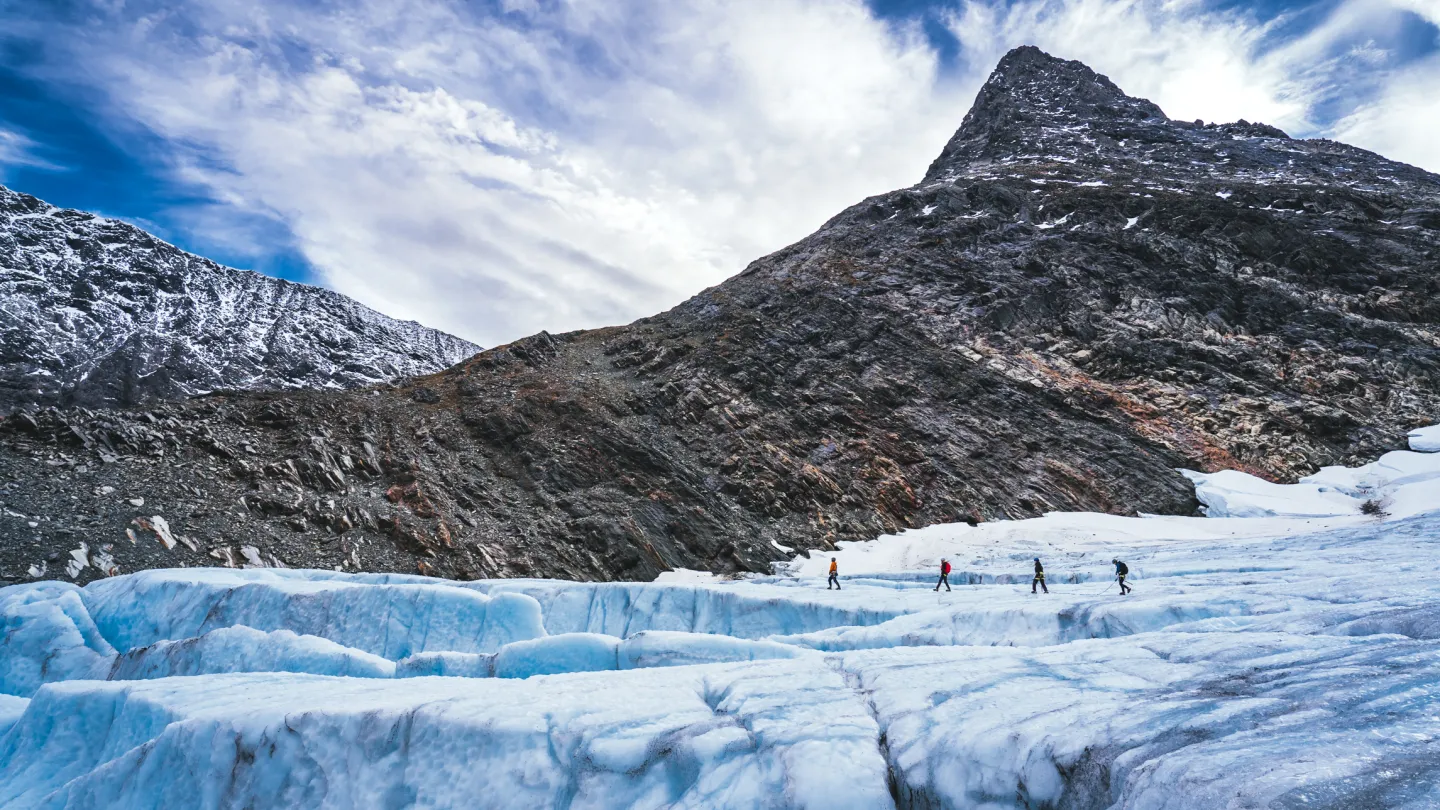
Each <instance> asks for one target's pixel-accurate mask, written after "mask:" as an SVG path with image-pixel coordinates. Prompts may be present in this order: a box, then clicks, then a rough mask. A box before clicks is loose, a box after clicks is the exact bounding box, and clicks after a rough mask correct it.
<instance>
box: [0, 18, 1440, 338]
mask: <svg viewBox="0 0 1440 810" xmlns="http://www.w3.org/2000/svg"><path fill="white" fill-rule="evenodd" d="M0 9H3V10H0V182H3V183H4V184H5V185H7V186H10V187H11V188H15V189H18V190H20V191H25V192H28V193H31V194H35V195H36V196H39V197H41V198H43V199H45V200H47V201H49V202H51V203H54V204H57V205H62V206H66V207H74V208H81V209H86V210H92V211H97V212H100V213H103V214H106V215H109V216H115V217H119V218H122V219H126V220H128V221H131V222H134V223H136V224H138V225H141V226H142V227H145V228H147V229H148V230H151V231H153V232H155V233H157V234H158V235H160V236H161V237H163V238H165V239H168V240H170V241H172V242H175V243H176V244H179V245H181V246H182V247H185V248H187V249H190V250H193V251H195V252H197V253H200V254H202V255H206V256H209V257H211V258H214V259H216V260H218V261H221V262H224V263H226V264H230V265H233V266H239V267H247V268H251V269H255V270H259V271H261V272H265V273H270V274H272V275H279V276H282V277H286V278H291V279H296V280H302V281H306V282H309V283H317V284H324V285H326V286H330V287H333V288H335V289H337V290H339V291H341V292H344V293H346V294H349V295H352V296H355V297H357V298H359V299H360V300H361V301H363V302H365V303H367V304H369V305H371V306H374V307H376V308H377V309H380V310H382V311H386V312H388V313H391V314H394V315H397V316H399V317H409V318H415V319H418V320H421V321H422V322H425V323H428V324H431V325H435V326H439V327H441V328H445V329H447V330H449V331H452V332H455V333H457V334H461V335H463V336H465V337H468V338H471V339H473V340H477V341H479V342H482V343H485V344H494V343H498V342H503V341H506V340H511V339H514V338H516V337H519V336H522V335H524V334H529V333H531V332H534V331H537V330H539V329H549V330H551V331H563V330H567V329H573V328H582V327H592V326H598V325H603V324H608V323H617V322H623V321H627V320H630V319H633V318H635V317H639V316H643V315H645V314H649V313H651V312H654V311H656V310H658V309H662V308H664V307H667V306H670V305H673V304H675V303H678V302H679V301H680V300H682V299H683V298H684V297H686V296H688V295H690V294H693V293H694V292H696V291H698V290H699V289H701V288H703V287H705V286H708V285H710V284H714V283H716V282H718V281H720V280H721V279H723V278H725V277H726V276H729V275H731V274H733V273H735V272H737V271H738V270H740V269H742V268H743V266H744V265H745V264H746V263H747V262H748V261H750V260H752V259H754V258H756V257H758V256H760V255H763V254H764V253H766V252H769V251H772V250H775V249H777V248H779V247H782V246H783V245H785V244H787V243H788V242H791V241H793V240H795V239H797V238H800V237H802V236H804V235H805V234H806V233H808V232H810V231H811V230H813V229H814V228H815V227H816V226H818V225H819V224H820V223H821V222H823V221H824V220H825V219H827V218H828V217H829V216H830V215H832V214H834V213H835V212H837V211H838V210H840V209H841V208H843V207H844V206H846V205H848V204H850V203H853V202H855V201H856V200H858V199H860V198H861V197H863V196H865V195H868V194H874V193H879V192H883V191H886V190H889V189H891V188H897V187H901V186H905V185H909V184H910V183H913V182H915V181H916V180H918V178H919V177H920V176H921V174H922V173H923V171H924V168H925V166H926V165H927V164H928V163H929V161H930V160H931V159H932V158H933V157H934V155H935V154H936V153H937V152H938V151H939V148H940V146H941V145H942V144H943V143H944V141H945V139H946V138H947V137H948V136H949V134H950V133H951V132H952V131H953V130H954V128H955V127H956V126H957V125H958V124H959V121H960V119H961V117H963V115H964V112H965V109H966V108H967V107H968V104H969V101H970V99H971V98H972V97H973V95H974V92H975V90H976V88H977V87H978V86H979V84H980V83H981V82H982V81H983V79H984V77H985V75H986V74H987V73H988V71H989V69H990V68H991V67H992V66H993V64H994V62H995V60H996V59H998V58H999V56H1000V55H1001V54H1003V53H1004V51H1005V50H1008V49H1009V48H1010V47H1013V46H1015V45H1019V44H1026V43H1033V44H1038V45H1040V46H1041V47H1042V48H1045V49H1046V50H1048V51H1050V52H1052V53H1055V54H1056V55H1059V56H1064V57H1067V58H1077V59H1081V60H1083V61H1085V62H1087V63H1088V64H1090V65H1091V66H1092V67H1094V68H1096V69H1097V70H1099V71H1101V72H1102V73H1106V74H1107V75H1109V76H1110V77H1111V78H1112V79H1114V80H1115V81H1116V82H1117V83H1119V84H1120V86H1121V87H1122V88H1124V89H1126V90H1127V91H1128V92H1130V93H1132V94H1134V95H1141V96H1146V97H1149V98H1152V99H1153V100H1155V101H1156V102H1158V103H1159V104H1160V105H1161V106H1162V107H1163V108H1164V109H1165V110H1166V111H1167V112H1168V113H1169V114H1171V115H1172V116H1173V117H1177V118H1187V119H1188V118H1205V119H1207V120H1217V121H1219V120H1234V119H1237V118H1247V119H1250V120H1260V121H1266V122H1269V123H1274V124H1277V125H1279V126H1281V127H1283V128H1285V129H1287V130H1288V131H1290V132H1291V133H1292V134H1295V135H1301V136H1326V137H1337V138H1340V139H1343V140H1347V141H1350V142H1352V143H1356V144H1358V145H1361V146H1364V147H1367V148H1371V149H1375V150H1376V151H1379V152H1381V153H1383V154H1386V155H1389V156H1391V157H1395V158H1397V159H1401V160H1405V161H1407V162H1411V163H1415V164H1417V165H1421V166H1424V167H1426V168H1429V169H1431V170H1432V171H1440V146H1436V144H1435V143H1434V142H1435V141H1437V140H1440V139H1435V138H1433V137H1432V134H1433V133H1434V132H1435V131H1440V100H1437V96H1440V94H1436V93H1434V92H1433V89H1432V88H1434V87H1437V86H1440V29H1437V24H1440V0H1323V1H1321V2H1279V1H1278V0H1263V1H1262V2H1258V3H1257V2H1239V0H1223V1H1220V0H1217V1H1216V2H1205V1H1204V0H947V2H928V1H927V0H874V1H873V2H868V3H867V2H864V0H769V1H767V2H766V3H763V4H759V3H753V4H752V3H722V2H716V1H715V0H630V1H629V2H626V3H623V4H622V3H615V2H613V0H568V2H556V0H489V1H488V2H469V1H467V0H359V1H358V2H342V1H341V0H285V1H284V2H280V1H279V0H248V2H244V3H237V2H233V0H183V1H182V2H168V0H167V1H162V0H128V2H126V3H111V2H106V1H105V0H55V2H50V3H33V4H4V5H3V6H0Z"/></svg>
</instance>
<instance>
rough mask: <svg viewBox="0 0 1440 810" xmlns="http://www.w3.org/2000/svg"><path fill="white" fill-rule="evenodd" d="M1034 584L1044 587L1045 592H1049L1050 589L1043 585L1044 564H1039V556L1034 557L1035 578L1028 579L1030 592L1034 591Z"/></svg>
mask: <svg viewBox="0 0 1440 810" xmlns="http://www.w3.org/2000/svg"><path fill="white" fill-rule="evenodd" d="M1036 585H1039V586H1040V587H1041V588H1044V590H1045V593H1050V589H1049V588H1046V587H1045V566H1043V565H1041V564H1040V558H1039V557H1036V558H1035V578H1034V579H1032V580H1030V593H1035V586H1036Z"/></svg>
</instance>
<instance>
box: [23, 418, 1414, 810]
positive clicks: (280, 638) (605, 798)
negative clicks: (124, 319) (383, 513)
mask: <svg viewBox="0 0 1440 810" xmlns="http://www.w3.org/2000/svg"><path fill="white" fill-rule="evenodd" d="M1417 434H1418V436H1419V439H1418V440H1417V439H1416V438H1415V436H1416V435H1417ZM1417 434H1412V450H1409V451H1397V452H1395V453H1390V454H1387V455H1386V456H1385V457H1383V458H1382V459H1380V460H1378V461H1376V462H1374V463H1372V464H1369V465H1365V466H1362V467H1357V468H1326V469H1325V470H1322V471H1321V472H1320V473H1317V474H1316V475H1315V476H1311V477H1310V478H1309V479H1307V480H1304V481H1301V482H1299V483H1297V484H1292V485H1277V484H1272V483H1269V482H1265V481H1262V480H1260V479H1252V478H1250V477H1248V476H1244V474H1240V473H1236V474H1230V473H1214V474H1200V473H1192V474H1191V475H1192V480H1195V482H1196V486H1197V494H1198V495H1199V497H1200V499H1201V501H1202V502H1203V503H1205V504H1206V505H1207V506H1208V507H1209V508H1208V512H1207V514H1208V516H1207V517H1197V518H1180V517H1119V516H1114V515H1102V514H1089V513H1084V514H1078V513H1052V514H1049V515H1046V516H1044V517H1042V518H1035V519H1031V520H1020V521H996V522H990V523H981V524H979V525H976V526H969V525H966V524H946V525H938V526H931V527H927V528H924V529H918V530H911V531H906V532H903V533H901V534H898V535H892V536H886V537H880V538H877V539H875V540H871V541H867V542H863V543H842V544H840V547H839V548H837V549H836V550H834V551H828V552H824V553H817V554H814V555H799V556H796V557H795V558H793V559H792V560H791V561H790V562H788V563H786V564H782V565H779V566H777V569H776V571H775V572H774V573H773V574H772V575H768V576H754V577H749V578H745V579H738V580H725V579H720V578H717V577H713V576H708V575H705V574H703V573H698V572H680V573H679V574H678V575H675V576H662V577H661V579H660V581H656V582H650V583H636V582H613V583H588V582H563V581H553V580H484V581H477V582H450V581H444V580H436V579H429V578H426V577H421V576H409V575H397V574H346V573H339V572H334V571H301V570H284V569H256V570H234V569H169V570H157V571H146V572H141V573H137V574H131V575H126V576H117V577H112V578H109V579H104V580H99V581H97V582H94V583H92V584H90V585H87V586H85V587H77V586H74V585H70V584H66V583H59V582H36V583H30V584H24V585H15V586H10V587H7V588H4V589H0V622H3V627H4V634H3V637H0V807H3V808H17V810H28V809H29V808H45V809H46V810H50V809H51V808H88V807H121V808H162V807H178V806H184V807H203V808H230V807H236V808H239V807H319V808H400V807H432V808H446V807H570V808H599V807H694V808H701V807H704V808H712V807H737V808H740V807H744V808H748V807H815V808H821V807H824V808H837V807H838V808H850V807H854V808H871V807H916V808H918V807H923V808H1116V810H1141V809H1142V808H1143V809H1144V810H1161V809H1164V808H1196V807H1234V808H1241V807H1271V808H1299V807H1311V808H1334V809H1335V810H1339V808H1357V807H1387V808H1428V807H1436V806H1440V677H1437V676H1436V675H1435V673H1436V672H1440V584H1437V583H1436V582H1435V577H1434V576H1433V573H1434V568H1435V563H1436V561H1437V559H1440V498H1437V497H1436V491H1435V486H1436V481H1437V480H1440V453H1435V452H1431V451H1430V450H1429V448H1430V447H1432V446H1433V445H1432V444H1430V443H1429V442H1430V439H1429V438H1428V436H1430V435H1432V433H1431V432H1427V431H1423V430H1422V431H1417ZM1369 501H1375V502H1377V503H1380V504H1382V505H1383V508H1380V509H1371V510H1369V511H1366V510H1365V509H1362V508H1361V507H1362V506H1363V504H1364V503H1366V502H1369ZM832 557H834V558H835V559H836V561H837V564H838V565H839V570H840V575H841V580H842V582H843V584H844V590H841V591H829V590H826V588H825V587H824V579H825V573H826V570H827V569H828V566H829V563H830V559H831V558H832ZM941 557H945V558H948V559H949V560H950V561H951V563H952V565H953V566H954V570H953V572H952V574H951V576H950V581H951V583H952V588H953V590H951V591H948V592H947V591H945V590H943V589H942V590H940V591H936V590H934V587H935V585H936V575H937V574H938V562H939V560H940V558H941ZM1035 557H1039V558H1041V559H1042V560H1043V561H1044V563H1045V568H1046V573H1047V579H1048V584H1049V586H1050V590H1051V593H1050V594H1049V595H1045V594H1040V595H1033V594H1032V593H1031V591H1030V587H1029V586H1030V580H1031V577H1032V569H1031V565H1032V563H1031V561H1032V559H1033V558H1035ZM1114 558H1118V559H1121V560H1124V561H1125V562H1126V563H1127V564H1128V566H1129V568H1130V571H1131V578H1130V582H1131V584H1132V585H1133V586H1134V588H1135V592H1134V593H1133V594H1132V595H1130V596H1126V597H1121V596H1120V595H1119V594H1118V593H1117V589H1116V588H1115V584H1114V579H1113V566H1112V565H1111V564H1110V561H1111V560H1112V559H1114Z"/></svg>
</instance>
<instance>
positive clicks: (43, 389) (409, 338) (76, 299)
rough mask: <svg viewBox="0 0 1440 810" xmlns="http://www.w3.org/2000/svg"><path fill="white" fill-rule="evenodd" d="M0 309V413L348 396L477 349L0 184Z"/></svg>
mask: <svg viewBox="0 0 1440 810" xmlns="http://www.w3.org/2000/svg"><path fill="white" fill-rule="evenodd" d="M0 312H3V313H4V317H3V318H0V414H3V413H4V412H6V411H9V410H13V409H15V408H20V407H26V406H34V405H70V404H78V405H86V406H90V407H97V406H129V405H135V404H138V403H141V402H145V401H148V400H153V399H181V398H184V397H187V396H192V395H195V394H200V393H205V392H208V391H215V390H221V389H295V388H353V387H357V386H362V385H371V384H375V383H381V382H388V381H390V380H394V379H397V378H400V377H406V376H413V375H417V374H428V373H431V372H435V371H439V370H440V369H443V368H446V367H448V366H451V365H453V364H455V363H457V362H459V361H461V360H463V359H465V358H466V357H469V356H470V355H472V354H474V353H476V352H478V351H479V350H480V347H478V346H475V345H474V344H471V343H469V342H468V341H465V340H461V339H460V338H457V337H454V336H452V335H448V334H445V333H444V332H439V331H436V330H434V329H429V328H427V327H424V326H421V325H420V324H418V323H415V322H413V321H398V320H395V319H393V318H389V317H386V316H385V315H382V314H380V313H378V312H376V311H374V310H372V309H369V308H368V307H365V306H363V305H361V304H360V303H358V302H356V301H354V300H352V299H350V298H347V297H345V296H343V295H341V294H339V293H336V292H333V291H330V290H326V289H322V288H319V287H309V286H306V285H302V284H294V283H292V282H289V281H283V280H280V279H276V278H270V277H268V276H262V275H260V274H258V273H253V272H250V271H248V270H235V269H232V268H229V267H223V266H221V265H218V264H216V263H215V262H212V261H210V260H208V259H203V258H201V257H199V256H195V255H193V254H190V253H186V252H184V251H182V250H180V249H179V248H176V247H175V246H174V245H170V244H168V243H166V242H163V241H161V240H160V239H157V238H156V237H154V236H152V235H150V234H148V233H146V232H144V231H142V230H140V229H139V228H136V227H134V226H131V225H128V224H126V223H124V222H120V221H118V220H113V219H106V218H104V217H97V216H95V215H93V214H88V213H85V212H82V211H70V210H65V209H60V208H56V207H54V206H52V205H48V204H46V203H44V202H42V201H40V200H38V199H36V198H34V197H31V196H29V195H27V194H21V193H18V192H15V191H11V190H9V189H7V188H4V187H3V186H0Z"/></svg>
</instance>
